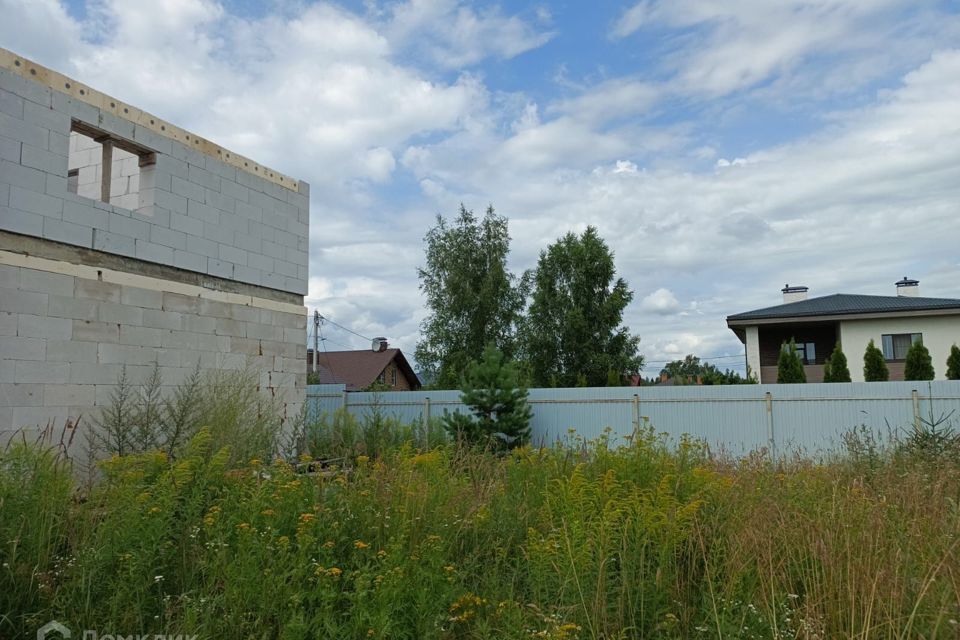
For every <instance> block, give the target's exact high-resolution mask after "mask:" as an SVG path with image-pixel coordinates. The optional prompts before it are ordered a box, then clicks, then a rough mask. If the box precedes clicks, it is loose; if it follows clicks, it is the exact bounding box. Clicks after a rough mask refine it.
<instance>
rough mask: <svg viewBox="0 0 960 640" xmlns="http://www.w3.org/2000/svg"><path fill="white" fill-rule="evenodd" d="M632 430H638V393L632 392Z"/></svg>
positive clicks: (635, 431)
mask: <svg viewBox="0 0 960 640" xmlns="http://www.w3.org/2000/svg"><path fill="white" fill-rule="evenodd" d="M633 430H634V434H636V433H637V432H638V431H640V394H639V393H635V394H633Z"/></svg>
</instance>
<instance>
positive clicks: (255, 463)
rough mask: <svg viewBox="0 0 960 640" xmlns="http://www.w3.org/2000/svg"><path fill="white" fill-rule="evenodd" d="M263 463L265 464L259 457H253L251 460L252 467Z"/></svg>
mask: <svg viewBox="0 0 960 640" xmlns="http://www.w3.org/2000/svg"><path fill="white" fill-rule="evenodd" d="M261 464H263V463H262V462H261V461H260V459H259V458H253V459H251V460H250V466H251V467H259V466H260V465H261Z"/></svg>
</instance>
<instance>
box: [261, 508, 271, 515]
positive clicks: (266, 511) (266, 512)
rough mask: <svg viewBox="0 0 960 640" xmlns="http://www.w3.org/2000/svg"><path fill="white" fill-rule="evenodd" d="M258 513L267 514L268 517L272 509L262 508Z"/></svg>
mask: <svg viewBox="0 0 960 640" xmlns="http://www.w3.org/2000/svg"><path fill="white" fill-rule="evenodd" d="M260 515H262V516H268V517H269V516H272V515H273V509H264V510H263V511H261V512H260Z"/></svg>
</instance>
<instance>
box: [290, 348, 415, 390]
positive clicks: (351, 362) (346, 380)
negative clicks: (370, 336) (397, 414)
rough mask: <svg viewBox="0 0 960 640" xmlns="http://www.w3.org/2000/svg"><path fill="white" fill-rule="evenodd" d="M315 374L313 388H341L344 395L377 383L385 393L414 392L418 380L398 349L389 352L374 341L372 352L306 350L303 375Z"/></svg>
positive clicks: (361, 350)
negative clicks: (332, 386) (338, 385)
mask: <svg viewBox="0 0 960 640" xmlns="http://www.w3.org/2000/svg"><path fill="white" fill-rule="evenodd" d="M314 355H316V359H317V361H316V367H314V361H313V360H314ZM313 371H316V373H317V375H316V377H315V378H314V379H313V380H312V382H314V383H315V384H344V385H346V387H347V391H363V390H365V389H367V388H369V387H371V386H373V385H374V384H377V383H379V384H380V385H382V388H384V389H386V390H389V391H415V390H417V389H419V388H420V378H418V377H417V374H416V373H415V372H414V370H413V367H411V366H410V363H409V362H407V359H406V357H404V355H403V352H402V351H400V349H391V348H389V346H388V345H387V341H386V340H385V339H383V338H377V339H376V340H374V341H373V348H372V349H358V350H356V351H321V352H320V353H319V354H314V351H313V349H308V350H307V374H308V375H309V374H310V373H311V372H313Z"/></svg>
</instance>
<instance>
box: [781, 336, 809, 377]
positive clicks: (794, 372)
mask: <svg viewBox="0 0 960 640" xmlns="http://www.w3.org/2000/svg"><path fill="white" fill-rule="evenodd" d="M806 381H807V374H806V372H805V371H804V370H803V362H802V361H801V360H800V354H798V353H797V343H796V342H795V341H794V340H793V338H790V342H784V343H783V344H782V345H780V357H779V359H778V360H777V383H778V384H794V383H799V382H806Z"/></svg>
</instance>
